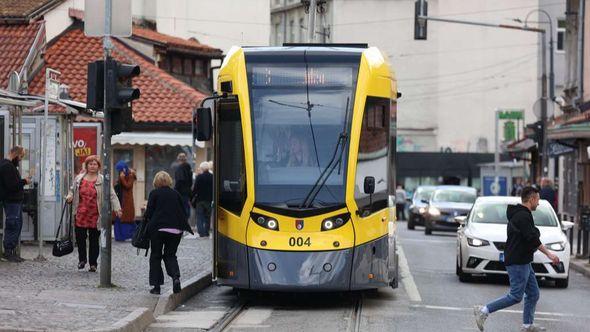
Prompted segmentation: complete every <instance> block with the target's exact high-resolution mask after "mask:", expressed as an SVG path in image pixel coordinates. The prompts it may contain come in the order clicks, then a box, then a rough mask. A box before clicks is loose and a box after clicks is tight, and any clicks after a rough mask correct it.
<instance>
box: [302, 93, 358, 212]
mask: <svg viewBox="0 0 590 332" xmlns="http://www.w3.org/2000/svg"><path fill="white" fill-rule="evenodd" d="M349 102H350V97H349V98H347V99H346V113H345V116H344V127H343V129H342V132H340V135H338V142H337V143H336V146H335V147H334V153H333V154H332V159H330V162H329V163H328V165H327V166H326V168H324V171H323V172H322V173H321V174H320V176H319V177H318V179H317V180H316V182H315V184H314V185H313V187H311V190H310V191H309V193H308V194H307V195H306V197H305V199H304V200H303V202H302V203H301V205H300V208H309V207H310V206H311V204H312V203H313V201H314V200H315V198H316V197H317V195H318V194H319V193H320V190H321V189H322V187H323V186H324V185H325V184H326V182H327V181H328V178H330V175H332V172H334V170H335V169H336V166H339V167H338V168H339V169H340V166H341V165H342V156H343V155H344V147H345V146H346V140H347V139H348V132H347V123H348V106H349V105H348V104H349ZM339 149H340V153H338V150H339ZM336 156H338V159H336Z"/></svg>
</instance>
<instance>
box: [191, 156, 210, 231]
mask: <svg viewBox="0 0 590 332" xmlns="http://www.w3.org/2000/svg"><path fill="white" fill-rule="evenodd" d="M199 169H200V170H201V174H199V175H197V178H196V179H195V185H194V186H193V192H192V198H191V203H192V206H193V207H194V208H195V210H196V212H197V232H198V233H199V236H200V237H209V228H210V225H211V202H212V201H213V174H211V172H209V163H208V162H206V161H204V162H202V163H201V165H200V166H199Z"/></svg>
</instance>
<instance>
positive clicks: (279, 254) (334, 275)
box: [248, 248, 353, 291]
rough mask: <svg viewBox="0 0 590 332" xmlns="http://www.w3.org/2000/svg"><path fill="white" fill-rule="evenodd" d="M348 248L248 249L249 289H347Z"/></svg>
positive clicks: (349, 268)
mask: <svg viewBox="0 0 590 332" xmlns="http://www.w3.org/2000/svg"><path fill="white" fill-rule="evenodd" d="M352 259H353V251H352V249H343V250H335V251H318V252H310V251H307V252H299V251H274V250H262V249H255V248H248V262H249V270H250V271H249V272H250V288H251V289H258V290H281V291H345V290H349V289H350V277H351V275H350V274H351V270H352Z"/></svg>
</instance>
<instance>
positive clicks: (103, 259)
mask: <svg viewBox="0 0 590 332" xmlns="http://www.w3.org/2000/svg"><path fill="white" fill-rule="evenodd" d="M112 7H113V6H112V0H105V14H104V29H105V34H104V37H103V49H104V66H103V68H104V84H103V91H104V104H103V105H104V106H103V113H104V120H103V141H102V154H103V164H102V169H103V172H102V174H103V175H104V181H103V184H102V200H103V202H102V209H101V211H100V214H101V220H100V228H101V232H100V286H101V287H112V282H111V246H112V238H111V112H110V110H109V101H108V100H107V82H110V81H112V80H108V77H109V75H114V73H113V71H112V70H108V68H109V66H108V65H107V64H108V63H109V62H110V60H111V50H112V48H113V43H112V41H111V15H112Z"/></svg>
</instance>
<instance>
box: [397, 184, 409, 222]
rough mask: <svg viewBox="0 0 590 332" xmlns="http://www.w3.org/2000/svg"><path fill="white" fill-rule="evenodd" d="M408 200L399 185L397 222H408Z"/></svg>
mask: <svg viewBox="0 0 590 332" xmlns="http://www.w3.org/2000/svg"><path fill="white" fill-rule="evenodd" d="M407 198H408V196H407V195H406V191H405V190H404V188H403V187H402V185H401V184H398V185H397V189H396V190H395V214H396V218H397V220H406V212H405V210H406V199H407Z"/></svg>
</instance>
